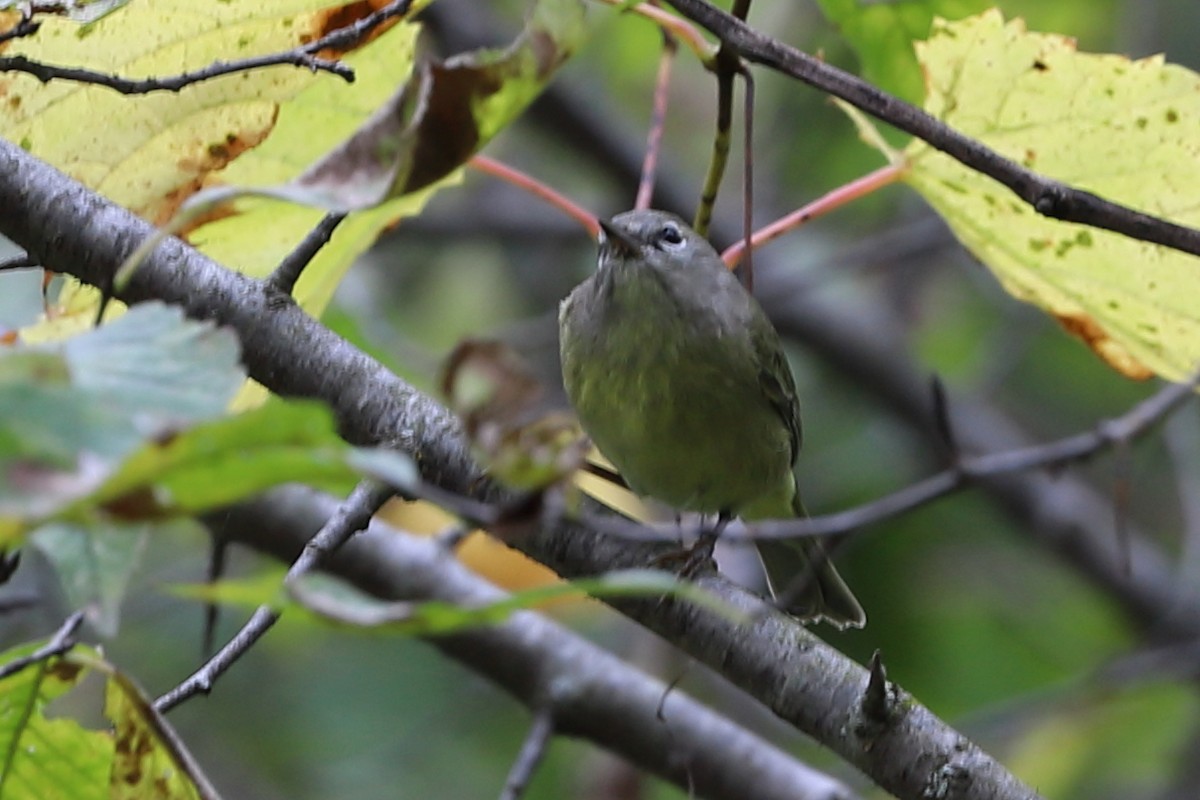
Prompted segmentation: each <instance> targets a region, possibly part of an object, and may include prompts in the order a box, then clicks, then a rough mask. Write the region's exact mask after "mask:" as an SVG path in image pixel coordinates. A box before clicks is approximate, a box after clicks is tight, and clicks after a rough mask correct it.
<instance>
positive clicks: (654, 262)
mask: <svg viewBox="0 0 1200 800" xmlns="http://www.w3.org/2000/svg"><path fill="white" fill-rule="evenodd" d="M600 229H601V231H602V232H603V235H602V236H601V238H600V267H601V268H604V267H606V266H612V265H615V264H618V263H623V264H636V265H639V266H647V267H652V268H657V269H661V270H693V271H697V270H703V269H713V268H719V269H720V270H722V271H724V269H725V265H724V262H722V261H721V256H720V254H718V253H717V251H716V250H715V249H713V246H712V245H711V244H709V243H708V240H707V239H705V238H704V237H703V236H701V235H700V234H698V233H696V232H695V231H694V230H692V229H691V228H690V227H688V225H687V223H685V222H684V221H683V220H682V219H680V218H679V217H677V216H675V215H674V214H671V213H669V212H666V211H654V210H638V211H626V212H625V213H624V214H618V215H617V216H615V217H613V218H612V220H610V221H607V222H606V221H604V220H601V221H600Z"/></svg>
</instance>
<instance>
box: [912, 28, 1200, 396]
mask: <svg viewBox="0 0 1200 800" xmlns="http://www.w3.org/2000/svg"><path fill="white" fill-rule="evenodd" d="M917 54H918V57H919V59H920V61H921V64H922V67H923V69H924V72H925V75H926V89H927V93H926V99H925V109H926V110H927V111H929V112H930V113H931V114H933V115H934V116H936V117H938V118H939V119H941V120H942V121H944V122H946V123H947V124H949V125H951V126H953V127H954V128H956V129H958V130H959V131H961V132H962V133H965V134H967V135H968V136H972V137H974V138H977V139H979V140H980V141H982V142H983V143H984V144H986V145H988V146H989V147H991V148H993V149H994V150H996V151H998V152H999V153H1001V154H1002V155H1005V156H1007V157H1008V158H1011V159H1013V160H1015V161H1018V162H1020V163H1022V164H1024V165H1025V166H1027V167H1029V168H1031V169H1033V170H1036V171H1037V172H1040V173H1042V174H1044V175H1047V176H1049V177H1051V178H1055V179H1057V180H1060V181H1063V182H1066V183H1068V184H1070V185H1072V186H1076V187H1079V188H1082V189H1086V190H1088V191H1091V192H1094V193H1096V194H1098V195H1100V196H1103V197H1106V198H1109V199H1112V200H1114V201H1116V202H1119V203H1122V204H1125V205H1128V206H1131V207H1133V208H1136V209H1138V210H1141V211H1144V212H1146V213H1149V214H1153V215H1156V216H1161V217H1165V218H1168V219H1170V220H1173V221H1175V222H1179V223H1182V224H1185V225H1192V226H1195V225H1197V224H1200V203H1198V202H1197V197H1198V195H1200V190H1198V189H1197V187H1200V126H1198V125H1197V122H1198V120H1200V76H1198V75H1197V74H1196V73H1194V72H1191V71H1189V70H1187V69H1184V68H1183V67H1179V66H1175V65H1171V64H1166V63H1164V61H1163V59H1162V57H1161V56H1156V57H1153V58H1146V59H1142V60H1139V61H1131V60H1130V59H1128V58H1125V57H1123V56H1117V55H1095V54H1085V53H1078V52H1076V50H1075V44H1074V42H1073V41H1072V40H1070V39H1067V38H1064V37H1061V36H1055V35H1048V34H1041V33H1030V32H1027V31H1026V30H1025V27H1024V24H1023V23H1022V22H1021V21H1020V20H1013V21H1011V22H1008V23H1005V22H1004V20H1003V19H1002V17H1001V15H1000V14H999V12H997V11H989V12H987V13H985V14H982V15H980V16H978V17H973V18H970V19H966V20H962V21H960V22H955V23H949V22H946V21H944V20H938V21H936V22H935V24H934V28H933V31H932V32H931V34H930V38H929V40H928V41H926V42H922V43H918V44H917ZM905 155H906V156H907V157H908V160H909V162H910V164H911V169H910V170H909V172H908V174H907V177H906V180H908V182H909V183H911V184H912V186H913V187H914V188H916V189H917V191H919V192H920V193H921V194H922V195H923V196H924V197H925V199H926V200H928V202H929V203H930V204H931V205H932V206H933V207H934V208H935V209H937V211H938V212H939V213H940V214H941V215H942V216H943V217H945V219H946V221H947V222H948V223H949V225H950V227H951V228H952V229H953V231H954V233H955V235H956V236H958V238H959V239H960V240H961V241H962V242H963V244H964V245H966V246H967V247H968V248H969V249H970V250H971V252H972V253H974V254H975V256H977V257H978V258H979V259H980V260H981V261H983V262H984V264H986V265H987V266H988V267H989V268H990V269H991V270H992V271H993V272H995V273H996V275H997V277H998V278H999V279H1000V281H1001V283H1003V285H1004V287H1005V288H1006V289H1007V290H1008V291H1009V292H1011V293H1012V294H1013V295H1015V296H1016V297H1018V298H1020V299H1022V300H1025V301H1028V302H1031V303H1035V304H1037V305H1038V306H1040V307H1042V308H1043V309H1045V310H1046V311H1048V312H1049V313H1051V314H1053V315H1054V316H1055V317H1056V318H1057V319H1058V320H1060V321H1061V322H1062V324H1063V325H1064V326H1065V327H1066V328H1067V330H1068V331H1069V332H1071V333H1073V334H1075V335H1077V336H1079V337H1080V338H1082V339H1083V340H1084V341H1085V342H1086V343H1087V344H1088V345H1089V346H1090V347H1091V348H1092V349H1093V350H1095V351H1096V352H1097V353H1098V354H1099V355H1100V356H1101V357H1102V358H1104V359H1105V360H1106V361H1107V362H1108V363H1109V364H1110V365H1112V366H1113V367H1114V368H1116V369H1118V370H1120V371H1121V372H1122V373H1123V374H1125V375H1128V376H1130V377H1134V378H1147V377H1150V375H1151V374H1158V375H1162V376H1164V377H1166V378H1171V379H1176V380H1178V379H1181V378H1184V377H1185V376H1188V375H1190V374H1191V373H1192V372H1194V370H1195V369H1196V366H1197V364H1198V363H1200V311H1198V309H1200V291H1198V289H1197V287H1200V281H1198V278H1200V259H1197V258H1196V257H1194V256H1190V255H1186V254H1183V253H1179V252H1176V251H1173V250H1168V249H1166V248H1163V247H1159V246H1157V245H1152V244H1147V243H1145V242H1139V241H1135V240H1132V239H1128V238H1126V237H1124V236H1121V235H1119V234H1115V233H1111V232H1109V231H1104V230H1098V229H1094V228H1089V227H1086V226H1082V225H1076V224H1068V223H1063V222H1058V221H1056V220H1051V219H1048V218H1045V217H1042V216H1040V215H1038V214H1037V213H1036V212H1035V211H1034V210H1033V209H1032V208H1030V207H1029V206H1028V205H1026V204H1025V203H1024V202H1023V201H1021V200H1020V199H1019V198H1017V197H1016V196H1015V195H1014V194H1013V193H1012V192H1010V191H1009V190H1008V189H1007V188H1006V187H1004V186H1002V185H1000V184H999V183H997V182H995V181H993V180H992V179H991V178H988V177H986V176H983V175H980V174H979V173H977V172H974V171H972V170H970V169H968V168H967V167H965V166H963V165H962V164H960V163H958V162H957V161H955V160H953V159H951V158H950V157H948V156H946V155H944V154H942V153H940V152H937V151H935V150H933V149H932V148H930V147H929V146H928V145H926V144H925V143H924V142H921V141H914V142H912V143H911V144H910V145H909V147H908V148H907V149H906V151H905Z"/></svg>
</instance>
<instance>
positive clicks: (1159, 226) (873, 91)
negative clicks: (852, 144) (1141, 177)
mask: <svg viewBox="0 0 1200 800" xmlns="http://www.w3.org/2000/svg"><path fill="white" fill-rule="evenodd" d="M668 2H670V4H671V5H672V6H674V7H675V8H676V9H677V10H678V11H679V12H680V13H681V14H683V15H684V16H685V17H687V18H688V19H690V20H692V21H693V22H695V23H697V24H699V25H700V26H701V27H703V28H705V29H706V30H708V31H709V32H710V33H712V34H713V35H714V36H716V37H717V38H718V39H720V40H721V45H722V47H728V48H730V49H731V50H733V51H734V52H736V53H737V54H738V55H739V56H741V57H742V58H744V59H746V60H748V61H753V62H756V63H759V64H763V65H764V66H767V67H770V68H771V69H774V70H777V71H778V72H782V73H783V74H785V75H790V76H791V77H793V78H796V79H797V80H801V81H803V82H805V83H807V84H809V85H810V86H813V87H815V88H817V89H820V90H822V91H824V92H827V93H829V94H831V95H833V96H834V97H838V98H841V99H842V100H845V101H846V102H847V103H849V104H850V105H852V106H854V107H856V108H858V109H861V110H862V111H865V112H866V113H868V114H870V115H872V116H874V117H876V118H878V119H880V120H882V121H884V122H886V123H888V124H889V125H894V126H895V127H897V128H899V129H900V130H902V131H904V132H906V133H911V134H912V135H913V136H916V137H917V138H918V139H921V140H923V141H925V142H927V143H928V144H929V145H931V146H932V147H935V148H937V149H938V150H941V151H942V152H943V153H945V154H946V155H948V156H950V157H951V158H953V159H955V160H956V161H959V162H960V163H962V164H963V165H965V166H967V167H970V168H971V169H973V170H976V171H977V172H981V173H983V174H984V175H987V176H989V177H991V178H994V179H996V180H997V181H999V182H1000V183H1002V184H1004V185H1005V186H1007V187H1008V188H1009V189H1011V190H1012V191H1013V192H1014V193H1015V194H1016V195H1017V196H1018V197H1020V198H1021V199H1022V200H1024V201H1025V202H1026V203H1028V204H1029V205H1031V206H1033V208H1034V210H1035V211H1037V212H1038V213H1039V214H1043V215H1045V216H1047V217H1051V218H1053V219H1059V220H1063V221H1065V222H1079V223H1083V224H1084V225H1091V226H1093V227H1096V228H1105V229H1107V230H1110V231H1116V232H1117V233H1123V234H1125V235H1126V236H1129V237H1131V238H1133V239H1141V240H1142V241H1146V242H1154V243H1155V244H1161V245H1166V246H1167V247H1171V248H1173V249H1175V250H1180V251H1182V252H1184V253H1191V254H1193V255H1200V230H1196V229H1194V228H1189V227H1186V226H1184V225H1178V224H1176V223H1174V222H1170V221H1168V220H1165V219H1160V218H1158V217H1153V216H1150V215H1149V214H1143V213H1142V212H1140V211H1135V210H1134V209H1132V208H1129V207H1128V206H1123V205H1120V204H1119V203H1114V202H1112V201H1109V200H1105V199H1104V198H1102V197H1099V196H1097V195H1094V194H1092V193H1091V192H1085V191H1083V190H1081V189H1075V188H1072V187H1070V186H1068V185H1066V184H1064V183H1061V182H1059V181H1055V180H1051V179H1049V178H1047V177H1045V176H1043V175H1039V174H1038V173H1036V172H1033V171H1032V170H1029V169H1026V168H1025V167H1022V166H1021V165H1020V164H1018V163H1017V162H1015V161H1013V160H1011V159H1008V158H1005V157H1004V156H1002V155H1000V154H999V153H997V152H996V151H994V150H992V149H990V148H988V147H986V146H984V145H983V144H981V143H980V142H978V141H976V140H975V139H972V138H970V137H968V136H964V135H963V134H961V133H959V132H958V131H956V130H954V129H953V128H951V127H950V126H948V125H946V124H945V123H943V122H941V121H940V120H938V119H936V118H935V117H933V116H931V115H929V114H928V113H926V112H925V111H922V110H921V109H919V108H917V107H916V106H914V105H911V104H909V103H906V102H904V101H903V100H901V99H899V98H898V97H893V96H892V95H890V94H888V93H887V92H885V91H883V90H881V89H879V88H877V87H875V86H873V85H871V84H869V83H867V82H866V81H864V80H862V79H861V78H859V77H857V76H855V75H851V74H850V73H848V72H845V71H843V70H840V69H838V68H837V67H834V66H832V65H830V64H826V63H825V62H823V61H821V60H820V59H816V58H813V57H812V56H810V55H808V54H807V53H803V52H801V51H799V50H797V49H796V48H794V47H790V46H788V45H786V44H783V43H782V42H780V41H778V40H776V39H773V38H771V37H769V36H764V35H763V34H761V33H759V32H758V31H756V30H754V29H753V28H751V27H750V26H749V25H747V24H746V23H744V22H742V21H741V20H739V19H738V18H737V17H735V16H733V15H732V14H729V13H726V12H725V11H722V10H721V9H719V8H716V7H715V6H712V5H710V4H709V3H707V2H705V0H668Z"/></svg>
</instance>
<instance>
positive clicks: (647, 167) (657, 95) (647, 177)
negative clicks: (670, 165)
mask: <svg viewBox="0 0 1200 800" xmlns="http://www.w3.org/2000/svg"><path fill="white" fill-rule="evenodd" d="M661 31H662V56H660V57H659V60H658V75H657V76H656V77H655V79H654V110H653V112H652V114H651V116H650V132H649V133H648V134H647V136H646V155H645V157H644V158H643V159H642V175H641V177H640V178H639V179H638V191H637V198H636V199H635V200H634V202H633V207H634V208H649V207H650V202H651V200H652V199H653V196H654V179H655V177H656V176H657V172H658V153H659V151H660V150H661V149H662V137H663V129H664V128H666V125H667V101H668V98H669V94H670V88H671V66H672V65H673V64H674V63H675V54H676V53H677V52H678V51H679V42H678V40H677V39H676V38H675V37H674V36H672V35H671V32H670V31H669V30H667V29H666V28H662V29H661Z"/></svg>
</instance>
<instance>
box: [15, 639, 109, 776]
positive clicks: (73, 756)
mask: <svg viewBox="0 0 1200 800" xmlns="http://www.w3.org/2000/svg"><path fill="white" fill-rule="evenodd" d="M42 644H44V642H38V643H36V644H29V645H24V646H22V647H18V648H14V649H12V650H8V651H6V652H5V653H4V654H3V655H2V656H0V664H7V663H9V662H10V661H12V660H14V659H16V658H19V657H22V656H26V655H29V654H30V653H32V652H33V651H34V650H36V649H37V648H38V647H39V646H41V645H42ZM89 672H90V670H88V669H87V668H86V667H84V666H81V665H80V664H78V663H76V662H74V661H72V660H70V659H63V658H53V659H50V660H49V661H48V662H41V663H38V664H34V665H32V666H30V667H27V668H26V669H24V670H22V671H20V672H18V673H17V674H15V675H12V676H10V677H8V678H6V679H5V680H3V681H0V754H2V756H0V758H2V759H3V760H2V761H0V797H4V798H5V800H43V798H50V797H70V798H72V800H75V799H76V798H77V799H78V800H89V798H96V800H101V799H102V798H107V797H108V788H107V787H108V774H109V767H110V764H111V763H112V758H113V742H112V738H111V737H110V736H108V735H107V734H106V733H105V732H103V731H95V730H88V729H87V728H85V727H84V726H83V725H81V724H80V723H79V722H78V721H76V720H74V719H71V718H69V717H61V716H56V717H55V718H53V719H49V718H47V716H46V708H47V706H48V705H49V704H50V702H51V701H52V700H54V699H55V698H58V697H61V696H62V695H64V694H66V693H67V692H69V691H71V690H72V689H74V688H75V687H76V686H78V685H79V683H80V682H81V681H82V680H83V678H84V677H86V676H87V674H88V673H89Z"/></svg>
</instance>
